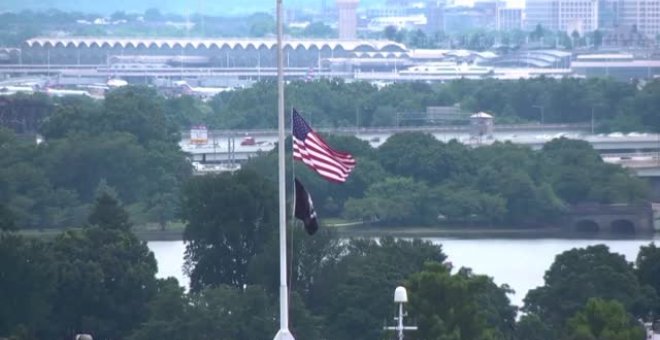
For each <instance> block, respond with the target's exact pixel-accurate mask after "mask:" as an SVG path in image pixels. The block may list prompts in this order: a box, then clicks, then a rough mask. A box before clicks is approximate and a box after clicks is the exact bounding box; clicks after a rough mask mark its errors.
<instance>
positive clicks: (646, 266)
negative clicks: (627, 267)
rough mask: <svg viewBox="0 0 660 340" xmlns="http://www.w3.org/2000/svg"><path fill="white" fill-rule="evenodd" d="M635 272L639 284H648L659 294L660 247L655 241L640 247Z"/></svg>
mask: <svg viewBox="0 0 660 340" xmlns="http://www.w3.org/2000/svg"><path fill="white" fill-rule="evenodd" d="M635 272H636V273H637V278H639V283H640V284H642V285H649V286H651V287H653V289H655V292H656V293H658V294H660V248H658V247H656V246H655V243H651V244H649V245H648V246H642V247H640V249H639V253H638V254H637V259H636V260H635Z"/></svg>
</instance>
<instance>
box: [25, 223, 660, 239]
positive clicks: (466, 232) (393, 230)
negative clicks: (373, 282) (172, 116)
mask: <svg viewBox="0 0 660 340" xmlns="http://www.w3.org/2000/svg"><path fill="white" fill-rule="evenodd" d="M322 228H331V229H333V230H335V231H336V232H337V234H338V235H339V237H342V238H352V237H383V236H392V237H403V238H435V237H442V238H461V239H476V238H531V239H540V238H563V239H576V238H577V239H581V238H588V239H590V238H598V239H608V240H616V239H621V240H629V239H639V238H647V237H649V235H652V234H632V235H627V234H616V233H603V232H600V233H571V232H567V231H566V230H564V229H561V228H457V227H414V226H413V227H384V226H368V225H344V226H332V227H322ZM63 231H64V229H43V230H36V229H28V230H21V231H19V233H21V234H22V235H25V236H33V237H40V238H53V237H55V236H56V235H57V234H59V233H61V232H63ZM133 232H134V233H135V235H136V236H137V237H138V238H139V239H140V240H142V241H147V242H150V241H181V240H183V228H173V229H165V230H160V229H141V228H134V229H133Z"/></svg>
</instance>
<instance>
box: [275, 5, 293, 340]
mask: <svg viewBox="0 0 660 340" xmlns="http://www.w3.org/2000/svg"><path fill="white" fill-rule="evenodd" d="M282 51H283V47H282V0H277V117H278V119H277V130H278V135H279V139H278V143H277V154H278V170H279V171H278V172H279V173H278V183H279V200H280V330H279V331H278V332H277V334H276V335H275V338H274V339H275V340H294V338H293V335H292V334H291V332H290V331H289V290H288V287H287V278H286V264H287V261H286V180H285V171H284V170H285V168H284V156H285V153H284V75H283V73H282V72H283V71H282V68H283V58H282Z"/></svg>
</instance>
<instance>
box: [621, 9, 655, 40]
mask: <svg viewBox="0 0 660 340" xmlns="http://www.w3.org/2000/svg"><path fill="white" fill-rule="evenodd" d="M621 3H622V11H621V12H620V15H621V20H620V22H621V24H622V26H623V27H624V28H625V29H630V30H631V31H635V32H639V33H641V34H643V35H645V36H646V37H648V38H655V37H656V36H657V35H658V34H660V0H625V1H621Z"/></svg>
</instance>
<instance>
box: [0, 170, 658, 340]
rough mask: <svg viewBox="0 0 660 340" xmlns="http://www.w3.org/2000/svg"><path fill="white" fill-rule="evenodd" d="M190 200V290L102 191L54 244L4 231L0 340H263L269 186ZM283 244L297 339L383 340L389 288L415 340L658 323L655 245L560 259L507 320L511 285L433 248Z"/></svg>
mask: <svg viewBox="0 0 660 340" xmlns="http://www.w3.org/2000/svg"><path fill="white" fill-rule="evenodd" d="M183 192H184V194H183V199H184V202H185V203H183V218H184V220H185V221H186V236H185V237H186V268H187V270H188V273H189V274H190V275H191V287H190V292H189V293H185V292H184V290H183V289H182V288H181V287H179V285H178V283H177V281H176V280H174V279H172V278H169V279H164V280H157V279H156V278H155V277H154V275H155V272H156V263H155V261H154V257H153V254H152V253H151V252H149V250H148V248H147V247H146V245H145V244H144V243H143V242H140V241H138V240H137V239H136V237H135V236H134V235H133V234H132V233H131V231H130V222H129V221H128V214H127V213H126V212H125V211H123V210H122V207H121V206H120V204H119V203H118V202H117V200H116V198H115V196H114V195H113V193H112V192H111V191H108V190H104V191H99V193H98V194H97V195H96V199H95V203H94V205H93V207H92V209H91V211H90V212H89V218H88V224H87V225H86V227H85V228H83V229H82V230H77V231H68V232H65V233H63V234H61V235H59V236H57V237H56V238H55V239H53V240H42V239H30V238H25V237H22V236H18V235H15V234H13V233H10V232H3V233H1V234H0V255H1V256H0V299H2V301H3V303H2V304H0V336H7V337H9V338H10V339H51V338H62V339H68V338H72V337H73V335H74V334H76V333H90V334H92V335H93V336H94V338H95V339H97V338H98V339H134V340H141V339H145V340H146V339H161V338H167V339H192V340H195V339H200V340H201V339H209V338H213V339H218V338H220V339H228V340H233V339H236V340H238V339H240V340H251V339H264V338H270V337H272V336H273V334H275V332H276V330H277V327H278V323H277V317H278V308H277V301H278V300H277V298H278V279H279V276H278V270H277V268H278V265H277V261H278V257H277V255H276V254H277V249H278V238H277V235H276V232H277V222H276V221H277V217H276V210H277V208H276V206H277V204H276V202H277V198H276V194H275V186H274V185H273V184H272V183H270V182H269V181H268V180H267V179H265V178H262V177H260V176H259V175H257V174H256V173H254V172H252V171H249V170H240V171H239V172H238V173H236V174H234V175H230V174H224V175H218V176H206V177H195V178H193V179H191V180H190V181H189V182H188V183H187V184H186V186H185V190H184V191H183ZM237 201H239V203H237ZM240 202H242V203H245V204H241V203H240ZM0 225H2V226H5V225H7V223H5V222H4V221H3V222H2V223H0ZM290 240H291V244H290V247H291V249H289V251H290V252H291V254H292V256H291V260H292V263H291V266H290V274H289V275H290V278H291V281H290V287H291V304H290V305H291V329H292V331H293V333H294V334H295V335H296V336H297V337H298V338H301V339H319V340H323V339H333V340H344V339H346V340H348V339H365V340H377V339H383V338H387V337H388V335H386V334H385V333H384V331H383V330H382V326H383V323H384V322H385V320H391V317H392V316H393V315H394V312H395V310H394V308H393V307H394V306H393V304H392V301H391V297H392V291H393V288H394V287H396V286H397V285H404V286H406V287H407V288H408V292H409V299H410V303H409V304H408V306H407V309H408V311H409V319H410V320H412V321H413V322H415V323H416V324H417V325H418V326H419V330H418V331H417V332H413V333H409V334H408V335H407V338H411V339H455V340H474V339H477V340H479V339H483V340H486V339H490V340H494V339H512V340H513V339H520V340H530V339H539V340H556V339H622V340H636V339H640V338H641V337H643V330H642V329H641V327H640V324H639V323H638V322H637V321H636V319H637V318H642V317H646V316H647V315H648V314H649V313H657V312H658V311H660V298H659V297H658V293H659V292H658V289H659V288H660V287H658V282H660V270H659V267H658V265H657V263H659V261H660V248H657V247H656V246H655V245H653V244H651V245H649V246H643V247H642V248H641V249H640V252H639V255H638V257H637V260H636V262H635V263H634V264H633V263H629V262H627V261H626V259H625V258H624V257H623V256H622V255H619V254H615V253H611V252H610V251H609V249H608V248H607V247H606V246H603V245H599V246H591V247H587V248H583V249H572V250H569V251H566V252H564V253H562V254H560V255H558V256H557V258H556V259H555V261H554V263H553V264H552V266H551V267H550V268H549V269H548V271H547V272H546V275H545V277H544V280H545V282H544V285H542V286H540V287H538V288H536V289H533V290H531V291H530V292H529V293H528V295H527V297H526V298H525V301H524V306H522V310H523V311H524V312H525V313H526V314H525V315H524V316H523V317H522V318H521V319H520V320H519V321H516V313H517V308H516V307H515V306H512V305H511V304H510V301H509V299H508V298H507V295H506V294H507V292H509V288H508V287H507V286H506V285H503V286H498V285H496V284H495V283H494V282H493V280H492V278H489V277H487V276H483V275H479V274H476V273H473V272H472V271H471V270H470V269H469V268H452V266H451V264H450V262H448V261H447V260H448V259H447V257H446V255H445V254H444V253H443V251H442V248H441V246H440V245H436V244H431V243H429V242H425V241H421V240H411V241H408V240H395V239H392V238H387V237H385V238H381V239H380V240H379V241H378V242H376V241H374V240H368V239H354V240H350V241H349V242H344V241H342V240H340V239H339V238H337V237H336V235H333V232H332V231H331V230H329V229H327V228H323V229H321V231H320V232H319V233H318V234H317V235H315V236H311V237H310V236H307V235H305V234H304V231H302V228H301V227H293V229H292V230H291V238H290ZM246 244H247V245H249V246H248V247H243V246H244V245H246ZM487 255H488V254H484V256H487ZM449 260H451V259H449ZM389 336H391V334H390V335H389Z"/></svg>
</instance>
